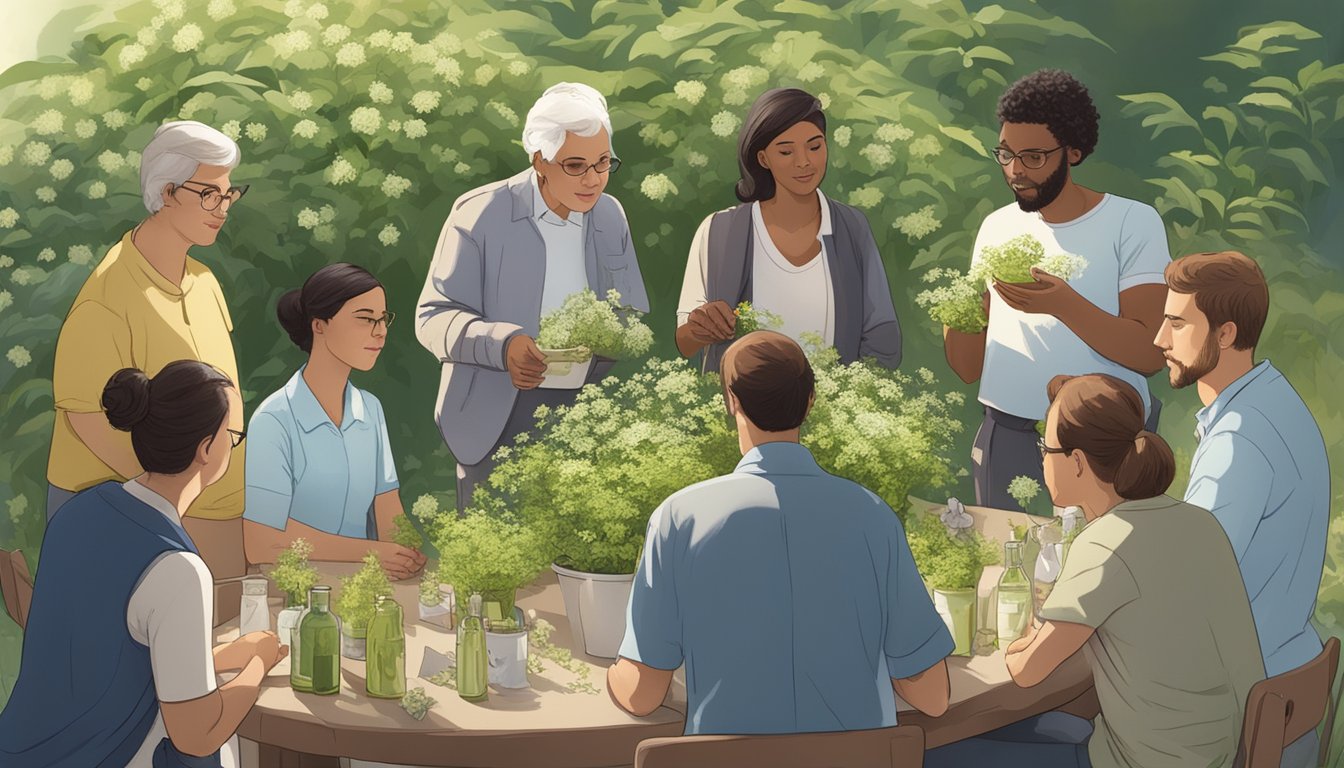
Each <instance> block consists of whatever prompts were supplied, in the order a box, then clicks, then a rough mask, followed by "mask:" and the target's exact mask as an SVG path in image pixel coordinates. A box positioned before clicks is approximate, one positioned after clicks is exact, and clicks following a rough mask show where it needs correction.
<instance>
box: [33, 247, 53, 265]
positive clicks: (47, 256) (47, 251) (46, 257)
mask: <svg viewBox="0 0 1344 768" xmlns="http://www.w3.org/2000/svg"><path fill="white" fill-rule="evenodd" d="M37 260H38V261H43V262H46V261H55V260H56V249H55V248H43V249H42V252H41V253H39V254H37Z"/></svg>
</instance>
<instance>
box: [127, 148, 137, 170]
mask: <svg viewBox="0 0 1344 768" xmlns="http://www.w3.org/2000/svg"><path fill="white" fill-rule="evenodd" d="M126 165H127V166H128V167H130V168H133V169H138V168H139V167H140V153H139V152H136V151H135V150H134V149H132V150H131V151H129V152H127V153H126Z"/></svg>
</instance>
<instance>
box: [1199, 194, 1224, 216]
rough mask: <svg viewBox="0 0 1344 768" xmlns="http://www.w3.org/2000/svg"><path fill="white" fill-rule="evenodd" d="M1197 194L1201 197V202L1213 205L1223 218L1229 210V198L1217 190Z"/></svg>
mask: <svg viewBox="0 0 1344 768" xmlns="http://www.w3.org/2000/svg"><path fill="white" fill-rule="evenodd" d="M1195 194H1197V195H1199V197H1200V199H1201V200H1207V201H1208V202H1209V203H1210V204H1212V205H1213V208H1214V210H1215V211H1217V212H1218V215H1219V216H1221V215H1223V213H1224V212H1225V211H1226V210H1227V198H1225V197H1223V196H1222V195H1221V194H1219V193H1218V192H1217V191H1216V190H1212V189H1201V190H1199V191H1198V192H1196V193H1195Z"/></svg>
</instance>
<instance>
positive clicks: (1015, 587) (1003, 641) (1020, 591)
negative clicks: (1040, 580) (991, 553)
mask: <svg viewBox="0 0 1344 768" xmlns="http://www.w3.org/2000/svg"><path fill="white" fill-rule="evenodd" d="M1024 546H1025V542H1021V541H1010V542H1008V543H1007V544H1005V545H1004V547H1003V548H1004V564H1005V566H1006V567H1005V568H1004V571H1003V575H1002V576H1000V577H999V598H998V629H999V649H1000V650H1004V651H1006V650H1008V646H1009V645H1010V644H1011V643H1012V642H1013V641H1014V640H1017V639H1018V638H1020V637H1022V635H1023V634H1025V633H1026V631H1027V626H1028V625H1029V624H1030V623H1031V600H1032V594H1031V577H1030V576H1028V575H1027V571H1026V569H1025V568H1023V566H1022V555H1023V552H1022V550H1023V548H1024Z"/></svg>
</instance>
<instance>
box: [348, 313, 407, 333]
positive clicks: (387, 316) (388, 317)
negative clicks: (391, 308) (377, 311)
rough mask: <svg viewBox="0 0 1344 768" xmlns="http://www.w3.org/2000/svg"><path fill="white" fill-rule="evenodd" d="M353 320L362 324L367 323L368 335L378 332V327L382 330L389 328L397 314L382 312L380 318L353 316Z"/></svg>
mask: <svg viewBox="0 0 1344 768" xmlns="http://www.w3.org/2000/svg"><path fill="white" fill-rule="evenodd" d="M355 319H356V320H358V321H360V322H362V323H368V324H369V333H373V332H374V331H377V330H378V326H379V325H381V326H383V327H384V328H391V327H392V321H393V320H396V319H397V313H396V312H384V313H383V314H382V316H381V317H368V316H367V315H355Z"/></svg>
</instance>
